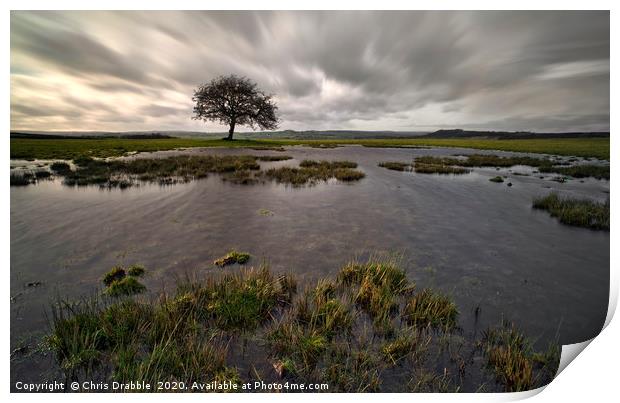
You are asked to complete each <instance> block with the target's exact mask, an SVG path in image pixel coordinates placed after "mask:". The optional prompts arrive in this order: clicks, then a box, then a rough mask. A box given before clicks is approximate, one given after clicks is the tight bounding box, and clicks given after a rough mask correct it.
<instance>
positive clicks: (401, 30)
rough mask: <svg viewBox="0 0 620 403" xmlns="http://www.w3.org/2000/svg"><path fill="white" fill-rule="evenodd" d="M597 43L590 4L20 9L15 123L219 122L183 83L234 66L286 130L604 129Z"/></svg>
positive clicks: (603, 81)
mask: <svg viewBox="0 0 620 403" xmlns="http://www.w3.org/2000/svg"><path fill="white" fill-rule="evenodd" d="M609 43H610V36H609V13H608V12H598V11H596V12H588V11H574V12H568V11H538V12H535V11H534V12H521V11H510V12H474V11H462V12H440V11H436V12H416V11H411V12H354V11H347V12H345V11H343V12H333V11H332V12H222V11H211V12H194V11H192V12H170V11H165V12H164V11H161V12H160V11H158V12H155V11H152V12H108V11H105V12H104V11H97V12H61V11H54V12H30V11H16V12H12V13H11V127H12V128H13V129H23V130H26V129H31V130H175V129H178V130H223V129H224V128H222V127H221V126H218V125H216V124H204V123H201V122H197V121H193V120H191V119H190V118H191V114H192V101H191V95H192V91H193V89H194V88H195V87H196V86H197V85H199V84H200V83H202V82H205V81H208V80H210V79H211V78H213V77H215V76H217V75H221V74H231V73H234V74H238V75H244V76H247V77H250V78H252V79H253V80H254V81H256V82H257V83H259V86H261V87H262V88H264V89H265V90H266V91H268V92H271V93H274V94H276V97H277V102H278V104H279V107H280V112H281V117H282V124H281V128H282V129H361V130H364V129H366V130H425V129H434V128H439V127H467V128H480V129H495V130H539V131H542V130H552V131H562V130H570V131H576V130H608V129H609V75H610V72H609ZM242 130H243V129H242Z"/></svg>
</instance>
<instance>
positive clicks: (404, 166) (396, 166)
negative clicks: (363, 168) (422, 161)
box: [378, 161, 413, 172]
mask: <svg viewBox="0 0 620 403" xmlns="http://www.w3.org/2000/svg"><path fill="white" fill-rule="evenodd" d="M378 166H380V167H381V168H386V169H389V170H392V171H401V172H403V171H411V170H413V166H412V165H411V164H408V163H405V162H395V161H385V162H380V163H379V164H378Z"/></svg>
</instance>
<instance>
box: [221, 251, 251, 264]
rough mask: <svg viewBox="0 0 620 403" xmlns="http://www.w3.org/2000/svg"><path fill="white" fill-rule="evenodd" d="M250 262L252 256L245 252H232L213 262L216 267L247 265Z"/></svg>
mask: <svg viewBox="0 0 620 403" xmlns="http://www.w3.org/2000/svg"><path fill="white" fill-rule="evenodd" d="M248 260H250V254H249V253H245V252H237V251H234V250H232V251H230V252H228V253H227V254H226V255H224V256H222V257H221V258H219V259H217V260H215V261H214V262H213V264H214V265H216V266H220V267H224V266H228V265H231V264H235V263H237V264H246V263H247V262H248Z"/></svg>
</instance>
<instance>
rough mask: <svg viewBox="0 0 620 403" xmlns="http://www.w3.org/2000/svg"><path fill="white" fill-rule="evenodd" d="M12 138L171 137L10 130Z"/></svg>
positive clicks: (169, 137)
mask: <svg viewBox="0 0 620 403" xmlns="http://www.w3.org/2000/svg"><path fill="white" fill-rule="evenodd" d="M11 138H12V139H83V138H89V139H171V138H174V137H172V136H169V135H166V134H161V133H156V132H153V133H92V132H91V133H88V134H86V133H79V132H75V133H74V132H62V133H56V132H54V133H49V132H40V133H39V132H11Z"/></svg>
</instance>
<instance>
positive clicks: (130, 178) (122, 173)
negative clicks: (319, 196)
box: [11, 155, 365, 189]
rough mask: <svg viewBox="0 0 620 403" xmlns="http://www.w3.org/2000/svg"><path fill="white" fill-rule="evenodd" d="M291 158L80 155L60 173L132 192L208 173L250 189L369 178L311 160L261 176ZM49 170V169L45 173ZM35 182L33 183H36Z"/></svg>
mask: <svg viewBox="0 0 620 403" xmlns="http://www.w3.org/2000/svg"><path fill="white" fill-rule="evenodd" d="M289 159H291V157H290V156H288V155H281V156H280V155H276V156H271V155H268V156H252V155H237V156H230V155H228V156H187V155H182V156H174V157H168V158H136V159H129V160H109V161H106V160H99V159H94V158H92V157H89V156H79V157H77V158H75V159H74V160H73V163H74V164H75V165H76V169H75V170H72V169H70V167H69V165H68V164H66V163H55V164H58V165H56V170H55V171H54V172H56V174H58V175H61V176H63V177H64V180H63V183H64V184H65V185H68V186H87V185H98V186H100V187H102V188H121V189H124V188H128V187H130V186H133V185H135V184H136V183H137V182H140V181H141V182H150V183H157V184H159V185H172V184H176V183H187V182H190V181H192V180H197V179H202V178H206V177H207V176H208V175H209V174H211V173H215V174H220V175H221V178H222V180H224V181H227V182H231V183H235V184H241V185H250V184H256V183H259V182H263V181H264V180H263V179H264V178H268V179H272V180H275V181H277V182H279V183H286V184H291V185H293V186H301V185H305V184H316V183H317V182H319V181H327V180H329V179H332V178H333V179H336V180H339V181H343V182H352V181H357V180H360V179H362V178H364V176H365V174H364V173H363V172H361V171H359V170H355V169H354V168H356V167H357V164H356V163H355V162H351V161H312V160H304V161H302V162H301V164H300V167H299V168H292V167H279V168H271V169H269V170H267V171H266V172H260V165H259V164H258V161H266V162H273V161H285V160H289ZM45 172H47V171H45ZM20 180H21V178H18V177H17V176H15V178H14V177H13V174H12V176H11V183H15V186H17V184H18V183H19V181H20ZM31 182H32V181H29V183H31Z"/></svg>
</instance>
